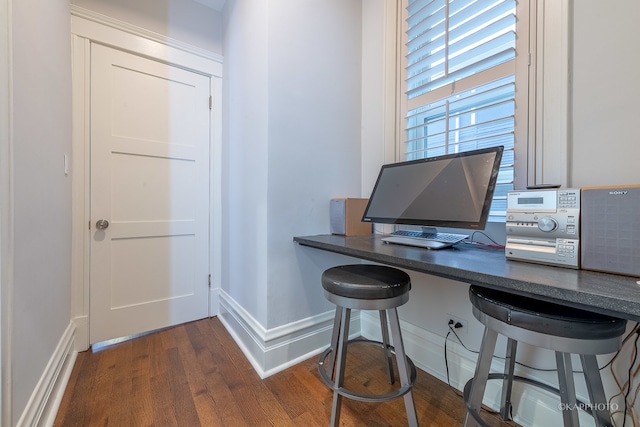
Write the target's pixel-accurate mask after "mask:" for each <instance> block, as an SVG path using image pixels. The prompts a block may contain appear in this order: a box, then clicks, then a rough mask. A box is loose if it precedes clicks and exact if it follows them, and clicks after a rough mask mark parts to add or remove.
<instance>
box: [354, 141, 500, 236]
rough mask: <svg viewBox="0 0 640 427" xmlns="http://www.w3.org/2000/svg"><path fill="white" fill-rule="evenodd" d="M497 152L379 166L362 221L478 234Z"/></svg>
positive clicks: (484, 219) (492, 183)
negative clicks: (468, 231)
mask: <svg viewBox="0 0 640 427" xmlns="http://www.w3.org/2000/svg"><path fill="white" fill-rule="evenodd" d="M503 150H504V147H502V146H500V147H492V148H485V149H480V150H474V151H466V152H464V153H457V154H448V155H444V156H438V157H430V158H427V159H421V160H412V161H407V162H401V163H392V164H388V165H384V166H382V169H381V170H380V174H379V175H378V180H377V181H376V185H375V187H374V188H373V192H372V193H371V197H370V198H369V204H368V205H367V208H366V210H365V212H364V216H363V217H362V221H364V222H377V223H385V224H413V225H423V226H441V227H452V228H467V229H484V227H485V225H486V222H487V217H488V216H489V208H490V207H491V199H492V197H493V191H494V189H495V186H496V180H497V178H498V171H499V169H500V160H501V159H502V152H503Z"/></svg>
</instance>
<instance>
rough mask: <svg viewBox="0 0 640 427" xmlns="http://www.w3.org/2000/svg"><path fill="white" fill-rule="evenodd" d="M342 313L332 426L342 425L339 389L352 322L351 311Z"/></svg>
mask: <svg viewBox="0 0 640 427" xmlns="http://www.w3.org/2000/svg"><path fill="white" fill-rule="evenodd" d="M337 309H340V311H341V312H342V313H341V322H340V324H341V328H340V337H339V339H338V345H337V348H336V350H335V352H336V373H335V382H334V390H333V405H332V407H331V426H332V427H335V426H339V425H340V409H341V408H342V395H341V394H340V393H338V391H337V390H338V389H339V388H340V387H342V386H343V385H344V366H345V364H346V362H347V360H346V359H347V343H348V341H349V322H350V320H351V309H350V308H344V307H338V308H337Z"/></svg>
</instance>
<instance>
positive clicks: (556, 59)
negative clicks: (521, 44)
mask: <svg viewBox="0 0 640 427" xmlns="http://www.w3.org/2000/svg"><path fill="white" fill-rule="evenodd" d="M536 4H537V11H536V16H537V18H536V21H537V23H536V26H537V29H536V34H537V37H536V40H535V48H536V50H535V58H534V61H533V62H534V64H535V78H536V85H535V86H536V92H535V98H536V102H535V105H536V113H535V117H536V121H535V165H536V167H535V183H554V184H561V185H563V186H565V187H570V186H571V185H572V183H571V181H570V176H569V166H568V165H569V138H570V123H569V117H570V111H569V105H570V103H569V91H570V86H569V72H570V61H571V58H570V45H569V43H570V34H571V28H570V17H571V10H570V0H539V1H538V2H536Z"/></svg>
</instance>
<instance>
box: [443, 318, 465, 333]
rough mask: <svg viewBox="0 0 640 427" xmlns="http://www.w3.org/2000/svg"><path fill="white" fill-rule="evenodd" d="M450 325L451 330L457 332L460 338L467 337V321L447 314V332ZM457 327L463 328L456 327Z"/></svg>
mask: <svg viewBox="0 0 640 427" xmlns="http://www.w3.org/2000/svg"><path fill="white" fill-rule="evenodd" d="M449 325H451V328H452V329H453V330H454V331H456V334H458V336H462V335H467V321H466V320H465V319H463V318H461V317H458V316H454V315H452V314H448V313H447V332H448V328H449ZM456 325H462V326H459V327H456Z"/></svg>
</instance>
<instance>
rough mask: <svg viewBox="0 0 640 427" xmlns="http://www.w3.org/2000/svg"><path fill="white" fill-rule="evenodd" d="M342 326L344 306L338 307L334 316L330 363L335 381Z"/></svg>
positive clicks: (332, 377)
mask: <svg viewBox="0 0 640 427" xmlns="http://www.w3.org/2000/svg"><path fill="white" fill-rule="evenodd" d="M341 326H342V308H341V307H336V314H335V316H334V318H333V332H332V334H331V350H332V351H331V353H332V354H331V361H330V362H329V364H328V367H329V370H330V372H331V379H332V380H333V381H335V379H336V378H335V367H336V358H337V357H338V337H339V336H340V330H341Z"/></svg>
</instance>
